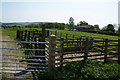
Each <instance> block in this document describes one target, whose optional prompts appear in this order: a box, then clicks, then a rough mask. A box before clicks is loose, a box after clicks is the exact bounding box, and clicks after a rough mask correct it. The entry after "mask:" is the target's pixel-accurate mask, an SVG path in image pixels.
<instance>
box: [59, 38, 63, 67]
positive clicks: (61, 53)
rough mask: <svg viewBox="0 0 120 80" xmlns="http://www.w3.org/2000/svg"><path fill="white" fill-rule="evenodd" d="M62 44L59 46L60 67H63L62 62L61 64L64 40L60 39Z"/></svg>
mask: <svg viewBox="0 0 120 80" xmlns="http://www.w3.org/2000/svg"><path fill="white" fill-rule="evenodd" d="M61 41H62V44H61V50H60V54H61V55H60V63H61V64H60V67H62V66H63V64H62V62H63V47H64V38H61Z"/></svg>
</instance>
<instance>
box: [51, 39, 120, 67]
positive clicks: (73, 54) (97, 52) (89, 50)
mask: <svg viewBox="0 0 120 80" xmlns="http://www.w3.org/2000/svg"><path fill="white" fill-rule="evenodd" d="M61 41H62V43H61V45H59V49H60V50H58V51H57V50H56V52H57V53H55V54H54V55H56V56H55V60H56V61H55V62H56V63H54V64H56V65H58V66H62V65H63V64H64V63H66V62H69V61H78V60H85V59H91V60H99V61H104V62H107V61H110V60H112V61H117V62H118V63H120V39H119V40H108V39H105V40H93V39H92V40H91V39H89V38H86V39H84V40H79V41H78V40H77V39H73V40H72V41H71V39H70V40H68V39H67V41H66V40H64V39H63V38H62V39H61ZM53 60H54V59H53Z"/></svg>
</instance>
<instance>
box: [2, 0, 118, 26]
mask: <svg viewBox="0 0 120 80" xmlns="http://www.w3.org/2000/svg"><path fill="white" fill-rule="evenodd" d="M118 1H119V0H2V1H1V3H0V5H1V6H0V10H1V14H2V15H1V14H0V16H1V17H2V18H1V19H0V20H1V21H2V22H24V21H25V22H31V21H32V22H36V21H39V22H61V23H68V20H69V18H70V17H73V18H74V22H75V24H77V23H78V22H80V21H86V22H88V23H89V24H91V25H95V24H98V25H100V28H102V27H104V26H106V25H107V24H109V23H111V24H117V23H118Z"/></svg>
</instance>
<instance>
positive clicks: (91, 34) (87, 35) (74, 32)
mask: <svg viewBox="0 0 120 80" xmlns="http://www.w3.org/2000/svg"><path fill="white" fill-rule="evenodd" d="M21 29H23V30H35V29H36V30H41V28H21ZM47 30H50V31H57V32H58V33H61V32H62V33H67V34H72V35H76V36H86V37H94V38H104V39H110V40H117V39H120V37H119V36H110V35H104V34H97V33H87V32H77V31H68V30H55V29H47Z"/></svg>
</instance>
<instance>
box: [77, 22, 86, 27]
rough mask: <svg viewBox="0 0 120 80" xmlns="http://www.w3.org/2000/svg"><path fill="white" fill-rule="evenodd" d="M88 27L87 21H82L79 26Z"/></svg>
mask: <svg viewBox="0 0 120 80" xmlns="http://www.w3.org/2000/svg"><path fill="white" fill-rule="evenodd" d="M82 25H88V23H87V22H86V21H80V22H79V23H78V24H77V26H82Z"/></svg>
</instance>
